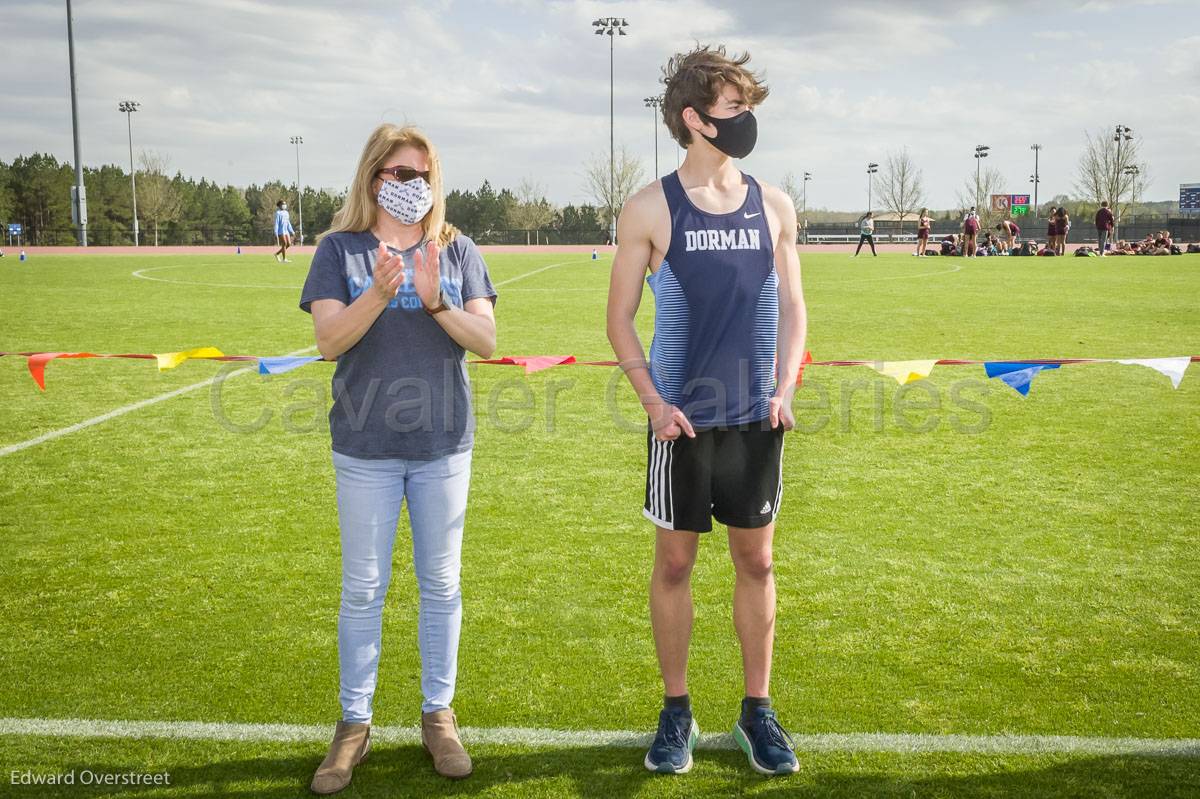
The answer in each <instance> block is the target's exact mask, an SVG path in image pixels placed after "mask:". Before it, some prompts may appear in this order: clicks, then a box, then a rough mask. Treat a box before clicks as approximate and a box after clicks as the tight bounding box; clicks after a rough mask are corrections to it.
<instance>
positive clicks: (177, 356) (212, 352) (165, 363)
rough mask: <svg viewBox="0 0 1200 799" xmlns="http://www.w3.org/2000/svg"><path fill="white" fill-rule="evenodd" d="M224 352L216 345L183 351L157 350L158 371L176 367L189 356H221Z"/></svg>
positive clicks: (155, 354)
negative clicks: (161, 351)
mask: <svg viewBox="0 0 1200 799" xmlns="http://www.w3.org/2000/svg"><path fill="white" fill-rule="evenodd" d="M224 354H225V353H223V352H221V351H220V350H219V349H217V348H216V347H197V348H195V349H193V350H184V351H183V352H163V353H158V352H156V353H154V357H155V358H157V359H158V371H160V372H162V371H165V370H167V369H174V368H175V367H176V366H178V365H179V364H181V363H183V362H184V361H186V360H187V359H188V358H220V357H221V356H222V355H224Z"/></svg>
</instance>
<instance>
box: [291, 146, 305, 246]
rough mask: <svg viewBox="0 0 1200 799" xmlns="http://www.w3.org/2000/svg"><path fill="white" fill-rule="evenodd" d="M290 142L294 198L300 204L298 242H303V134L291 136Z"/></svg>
mask: <svg viewBox="0 0 1200 799" xmlns="http://www.w3.org/2000/svg"><path fill="white" fill-rule="evenodd" d="M292 144H294V145H296V200H297V203H298V204H299V206H300V209H299V210H300V243H301V244H303V243H304V189H302V188H300V145H301V144H304V137H303V136H293V137H292Z"/></svg>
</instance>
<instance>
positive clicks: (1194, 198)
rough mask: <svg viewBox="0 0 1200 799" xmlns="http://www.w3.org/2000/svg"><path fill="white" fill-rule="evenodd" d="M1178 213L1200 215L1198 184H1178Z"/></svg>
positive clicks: (1199, 188) (1199, 185)
mask: <svg viewBox="0 0 1200 799" xmlns="http://www.w3.org/2000/svg"><path fill="white" fill-rule="evenodd" d="M1179 213H1181V214H1200V183H1180V184H1179Z"/></svg>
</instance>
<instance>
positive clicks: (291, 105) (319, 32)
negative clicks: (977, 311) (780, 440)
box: [0, 0, 1200, 207]
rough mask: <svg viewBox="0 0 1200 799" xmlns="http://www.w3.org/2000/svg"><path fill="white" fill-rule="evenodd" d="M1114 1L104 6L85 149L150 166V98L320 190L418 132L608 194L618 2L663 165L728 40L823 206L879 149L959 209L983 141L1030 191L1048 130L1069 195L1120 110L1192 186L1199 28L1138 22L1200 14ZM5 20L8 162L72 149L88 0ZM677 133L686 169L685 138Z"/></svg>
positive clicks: (203, 145)
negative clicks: (677, 96)
mask: <svg viewBox="0 0 1200 799" xmlns="http://www.w3.org/2000/svg"><path fill="white" fill-rule="evenodd" d="M1081 10H1086V11H1088V12H1089V13H1079V12H1080V11H1081ZM1098 10H1099V7H1098V6H1096V5H1094V4H1092V5H1089V4H1085V3H1080V2H1074V3H1071V2H1064V3H1062V4H1060V7H1047V6H1046V5H1045V4H1044V3H1042V2H1030V1H1029V0H1012V2H1008V3H1006V4H1003V5H1001V4H998V3H988V2H984V3H974V4H969V3H963V2H962V0H916V1H915V2H906V3H903V4H900V3H894V2H887V1H885V0H858V1H856V2H854V3H846V2H841V3H836V2H835V3H830V2H827V0H820V1H819V2H817V1H816V0H805V1H803V2H792V1H789V0H761V1H760V2H746V3H741V4H738V5H737V6H733V5H731V4H727V3H722V2H717V0H703V1H702V2H674V1H673V0H646V1H645V2H637V3H634V2H614V3H597V2H583V0H562V1H560V2H549V3H545V2H534V0H507V1H506V2H500V3H495V2H492V3H485V2H466V1H465V0H461V1H459V2H451V1H450V0H440V2H434V3H423V4H420V5H417V4H401V3H394V4H389V5H386V6H385V5H379V4H376V3H368V2H365V0H355V1H354V2H348V3H342V4H339V5H337V6H331V5H329V4H328V3H325V2H316V0H291V2H289V3H287V4H286V5H282V6H281V5H279V4H275V3H266V2H252V1H251V0H196V2H181V0H125V2H123V3H120V4H115V3H100V2H82V3H77V4H76V44H77V56H78V58H79V65H80V68H79V79H80V82H79V85H80V102H81V119H82V125H83V138H84V143H83V152H84V157H85V159H86V160H87V161H88V162H89V163H103V162H116V163H122V162H124V161H125V160H126V159H127V155H126V154H125V148H126V146H127V145H126V141H125V125H124V119H123V118H122V117H121V115H120V114H118V113H117V111H116V102H117V101H118V100H120V99H124V98H126V97H129V98H132V99H137V100H140V101H141V102H142V112H141V113H139V114H137V115H136V116H135V118H134V120H133V124H134V143H135V147H136V148H143V147H144V148H146V149H152V150H157V151H160V152H163V153H164V154H166V155H168V156H169V157H170V159H171V163H172V165H173V167H175V168H178V169H180V170H182V171H184V172H185V173H188V174H193V175H196V176H201V175H203V176H206V177H209V178H213V179H216V180H219V181H221V182H232V183H236V184H242V185H244V184H247V183H250V182H262V181H264V180H269V179H273V178H280V179H284V180H289V179H290V178H291V175H292V174H293V173H294V168H295V165H294V160H293V159H294V155H293V151H292V148H291V147H290V145H289V144H288V137H289V136H290V135H293V134H301V135H303V136H304V137H305V145H304V148H303V153H302V158H303V171H304V179H305V182H308V183H311V184H313V185H320V186H341V185H344V184H345V183H346V182H347V181H348V179H349V176H350V174H351V172H352V171H353V167H354V160H355V159H356V158H357V154H358V152H359V149H360V147H361V143H362V141H363V139H364V138H365V137H366V135H367V133H368V132H369V130H370V128H371V127H372V126H373V125H375V124H377V123H378V122H380V121H384V120H387V121H413V122H417V123H419V124H421V125H423V126H425V127H426V128H427V129H428V130H429V132H430V133H431V135H432V136H433V137H434V139H435V140H436V141H437V142H439V145H440V147H441V149H442V154H443V160H444V161H445V163H446V167H447V172H448V180H449V183H450V185H452V186H461V187H471V188H474V187H475V186H478V184H479V183H480V182H482V180H483V179H484V178H488V179H490V180H491V181H492V182H493V184H497V185H510V186H511V185H515V184H516V183H517V182H518V181H519V180H520V179H521V178H523V177H533V178H534V179H536V180H537V181H538V182H540V183H542V184H543V185H545V186H546V187H547V188H548V191H549V193H550V195H551V198H552V199H553V200H555V201H558V202H572V201H573V202H578V201H582V200H585V199H586V197H585V195H584V194H583V191H582V183H583V181H582V179H581V177H580V172H581V164H582V162H583V161H584V160H585V159H586V158H587V157H588V156H589V155H591V154H593V153H600V152H605V151H607V147H608V106H609V84H608V73H609V42H608V41H606V39H607V37H599V36H594V35H593V34H592V33H591V24H590V23H591V21H592V19H594V18H595V17H597V16H610V15H615V16H625V17H626V18H627V19H628V20H629V22H630V28H629V31H630V32H629V35H628V36H625V37H617V38H616V39H615V40H614V41H613V42H612V44H613V46H614V54H615V69H614V73H615V87H614V88H615V113H616V119H615V128H616V139H617V143H618V144H621V143H624V144H626V145H628V146H629V147H631V148H632V149H633V150H634V151H635V152H638V153H642V154H644V158H645V160H646V163H647V164H649V163H650V162H651V161H652V157H653V146H654V145H653V142H654V127H653V125H652V117H651V112H650V111H649V110H648V109H646V108H645V107H644V105H643V103H642V98H644V97H646V96H648V95H651V94H655V93H657V92H658V91H660V90H661V85H660V83H659V77H660V74H661V68H662V65H663V63H664V62H665V61H666V59H667V57H668V56H669V55H670V54H671V53H673V52H677V51H680V50H684V49H687V48H690V47H691V46H692V44H693V43H694V42H696V41H700V42H724V43H725V44H727V45H728V47H729V49H731V50H743V49H748V50H749V51H750V52H751V53H752V54H753V61H752V62H751V65H752V67H754V68H755V69H763V70H765V71H766V73H767V78H768V83H769V84H770V86H771V96H770V97H769V98H768V100H767V102H766V103H765V104H764V105H763V107H762V108H761V109H760V110H759V116H760V120H761V124H760V130H761V139H760V146H759V148H758V150H756V152H755V153H754V154H753V155H752V156H751V157H750V158H749V159H747V162H746V169H747V171H751V172H757V173H760V174H761V176H762V177H763V178H764V179H766V180H768V181H775V180H778V179H779V177H780V176H781V175H782V174H783V173H784V172H785V171H788V170H791V171H798V170H800V169H808V170H809V171H812V172H814V174H815V176H816V180H815V181H814V183H813V184H811V185H810V187H809V189H810V198H813V199H814V201H815V203H817V204H821V205H828V206H837V207H858V206H859V205H862V204H863V203H864V202H865V197H864V196H862V195H865V193H866V192H865V176H864V175H862V174H861V173H862V171H863V166H864V165H865V163H866V161H867V160H872V159H873V160H876V161H880V160H881V159H882V158H883V157H884V155H885V154H886V152H887V151H889V150H894V149H899V148H900V147H902V146H908V147H909V148H910V151H911V152H912V155H913V157H914V159H915V160H916V161H917V163H918V165H919V166H920V167H921V168H922V169H923V170H924V172H925V177H926V183H927V184H928V186H929V189H930V195H931V198H930V199H931V202H932V204H933V205H935V206H948V205H950V204H951V203H952V202H953V199H954V192H955V191H956V189H957V188H958V186H959V184H960V183H961V181H962V179H963V177H964V176H965V175H966V173H967V172H969V171H972V170H973V168H974V161H973V159H972V158H971V151H972V148H973V147H974V145H975V144H977V143H980V142H986V143H989V144H991V145H992V147H993V150H992V157H991V158H990V159H989V165H994V166H996V167H997V168H999V169H1001V170H1002V171H1003V172H1004V173H1005V174H1006V175H1007V176H1009V178H1010V180H1011V183H1012V188H1013V190H1014V191H1016V190H1020V189H1023V188H1024V185H1025V184H1024V181H1025V180H1026V178H1027V175H1028V172H1029V171H1030V170H1031V168H1032V155H1031V153H1029V150H1028V146H1029V144H1030V143H1032V142H1034V141H1039V142H1041V143H1042V144H1044V145H1045V146H1046V149H1045V150H1044V151H1043V156H1044V157H1045V158H1044V165H1043V178H1044V179H1045V182H1044V183H1043V184H1042V189H1043V194H1046V193H1055V192H1058V191H1065V190H1068V189H1069V188H1070V186H1071V183H1072V173H1073V171H1074V166H1075V161H1076V160H1077V157H1078V153H1079V151H1080V149H1081V147H1082V144H1083V136H1082V132H1083V131H1084V130H1089V129H1090V130H1098V129H1101V128H1106V127H1107V126H1109V125H1111V124H1114V123H1115V122H1117V121H1121V122H1124V123H1125V124H1129V125H1132V126H1134V128H1135V129H1136V130H1137V131H1138V134H1139V136H1142V137H1144V139H1143V143H1144V150H1145V153H1146V156H1147V158H1148V160H1149V161H1150V162H1151V164H1152V167H1153V172H1154V175H1155V180H1156V181H1158V182H1157V183H1155V184H1153V185H1152V186H1151V192H1152V194H1154V195H1155V196H1173V193H1174V184H1175V183H1177V182H1179V181H1180V180H1187V179H1191V180H1195V179H1197V178H1198V177H1200V153H1198V152H1197V148H1196V147H1195V145H1194V131H1193V128H1194V124H1195V120H1196V118H1197V109H1198V106H1200V89H1197V86H1198V85H1200V73H1198V72H1197V61H1198V60H1197V59H1196V58H1195V55H1194V54H1195V53H1196V52H1197V44H1198V41H1197V39H1198V37H1195V36H1192V37H1189V38H1182V39H1178V40H1176V41H1174V42H1167V43H1162V42H1159V43H1156V44H1155V45H1154V46H1153V47H1150V46H1148V45H1147V42H1146V40H1145V39H1144V38H1141V37H1131V36H1129V35H1128V30H1129V29H1130V28H1131V27H1134V26H1146V27H1148V28H1152V29H1169V30H1187V29H1188V28H1189V27H1190V28H1193V29H1194V28H1195V23H1196V22H1200V12H1198V10H1197V6H1196V4H1192V5H1179V4H1176V5H1173V6H1164V7H1157V6H1153V5H1144V4H1143V5H1138V6H1134V5H1132V4H1130V3H1122V4H1121V5H1120V6H1114V7H1112V8H1110V9H1108V10H1106V11H1105V13H1104V14H1102V15H1098V14H1096V13H1092V12H1096V11H1098ZM4 13H5V15H6V16H5V21H6V34H7V35H6V44H5V48H4V49H3V51H0V74H4V75H5V80H4V81H3V82H0V107H3V108H5V109H17V112H16V113H12V112H10V113H7V114H6V116H5V121H4V124H3V125H0V159H4V160H9V159H11V158H12V157H14V156H15V155H17V154H21V153H29V152H32V151H34V150H43V151H50V152H53V153H54V154H56V155H57V156H58V157H60V158H69V157H70V152H71V145H70V142H71V131H70V111H69V104H68V97H67V93H66V88H65V82H66V81H65V78H66V72H67V66H66V46H65V41H64V35H63V34H64V25H63V19H62V16H63V12H62V9H61V7H59V6H55V5H53V4H29V3H25V4H10V6H9V7H6V8H5V11H4ZM1095 47H1098V48H1100V49H1099V50H1098V51H1097V52H1093V48H1095ZM1031 62H1033V63H1031ZM1163 76H1165V77H1166V78H1168V79H1167V80H1161V79H1159V78H1161V77H1163ZM658 134H659V151H660V154H661V155H660V157H661V159H662V165H663V170H664V171H665V170H666V169H668V168H671V167H673V163H672V162H673V160H674V159H673V153H674V147H673V145H672V144H671V142H670V141H669V139H668V137H667V134H666V131H665V129H663V128H662V127H661V126H659V128H658Z"/></svg>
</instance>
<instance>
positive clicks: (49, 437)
mask: <svg viewBox="0 0 1200 799" xmlns="http://www.w3.org/2000/svg"><path fill="white" fill-rule="evenodd" d="M315 349H316V346H312V347H305V348H304V349H302V350H296V351H295V352H289V353H288V356H289V357H294V356H297V355H304V354H305V353H309V352H312V351H313V350H315ZM254 371H257V370H256V368H255V367H245V368H242V369H238V370H236V371H233V372H230V373H229V374H227V375H224V378H225V379H229V378H231V377H237V376H238V375H244V374H246V373H247V372H254ZM221 378H222V375H220V374H216V375H213V376H212V377H210V378H208V379H207V380H201V381H200V382H199V383H192V384H191V385H190V386H184V387H183V388H177V389H175V390H174V391H168V392H167V393H165V394H159V395H158V396H157V397H150V398H149V399H144V400H139V401H137V402H134V403H131V404H129V405H122V406H121V407H120V408H114V409H113V410H111V411H108V412H107V413H102V414H100V415H99V416H93V417H92V418H91V419H85V420H83V421H82V422H77V423H75V424H73V425H70V426H68V427H60V428H58V429H57V430H51V431H50V432H48V433H42V434H41V435H40V436H37V437H36V438H31V439H29V440H28V441H21V442H19V443H16V444H9V445H8V446H6V447H0V458H2V457H4V456H5V455H12V454H13V453H14V452H20V451H21V450H23V449H29V448H30V447H36V446H37V445H38V444H44V443H46V442H47V441H53V440H54V439H56V438H62V437H63V436H69V435H70V434H71V433H78V432H79V431H80V430H86V429H87V428H89V427H93V426H95V425H98V424H102V423H103V422H107V421H108V420H109V419H115V418H116V417H118V416H124V415H125V414H127V413H132V412H133V411H136V410H139V409H141V408H145V407H146V406H147V405H154V404H155V403H158V402H165V401H166V400H169V399H171V398H173V397H178V396H180V395H182V394H187V393H189V392H192V391H195V390H196V389H200V388H205V387H207V386H211V385H212V384H213V383H215V382H216V381H217V380H219V379H221Z"/></svg>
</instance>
